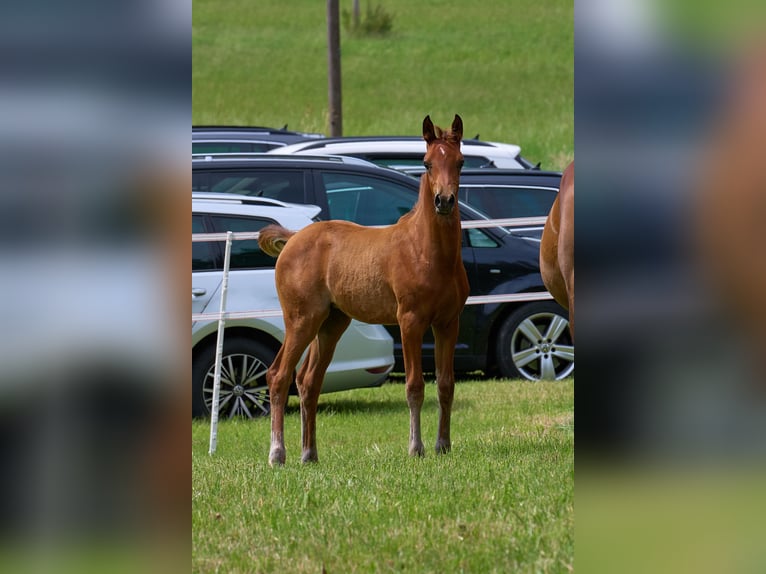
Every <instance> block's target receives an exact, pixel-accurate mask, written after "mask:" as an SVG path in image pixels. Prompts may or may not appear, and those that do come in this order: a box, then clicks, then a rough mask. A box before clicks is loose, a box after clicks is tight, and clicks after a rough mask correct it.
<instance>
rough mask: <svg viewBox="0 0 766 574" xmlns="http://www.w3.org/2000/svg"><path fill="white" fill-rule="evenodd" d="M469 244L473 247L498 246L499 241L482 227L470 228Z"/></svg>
mask: <svg viewBox="0 0 766 574" xmlns="http://www.w3.org/2000/svg"><path fill="white" fill-rule="evenodd" d="M467 232H468V244H469V245H470V246H471V247H497V246H498V243H497V241H495V240H494V239H492V237H491V236H490V235H489V234H488V233H487V232H486V231H482V230H481V229H468V230H467Z"/></svg>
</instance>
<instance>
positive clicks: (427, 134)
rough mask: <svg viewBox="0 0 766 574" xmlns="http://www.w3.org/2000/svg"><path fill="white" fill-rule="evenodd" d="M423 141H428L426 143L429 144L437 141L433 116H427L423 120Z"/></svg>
mask: <svg viewBox="0 0 766 574" xmlns="http://www.w3.org/2000/svg"><path fill="white" fill-rule="evenodd" d="M423 139H424V140H426V143H428V144H430V143H431V142H432V141H434V140H435V139H436V134H435V133H434V124H433V122H432V121H431V116H426V117H425V118H424V119H423Z"/></svg>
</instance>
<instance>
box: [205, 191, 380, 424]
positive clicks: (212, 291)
mask: <svg viewBox="0 0 766 574" xmlns="http://www.w3.org/2000/svg"><path fill="white" fill-rule="evenodd" d="M319 212H320V208H319V207H317V206H314V205H296V204H288V203H283V202H281V201H277V200H274V199H269V198H260V197H245V196H242V195H236V194H221V193H215V194H209V193H207V194H206V193H192V233H193V234H199V233H220V232H225V231H234V232H237V231H248V232H252V231H258V230H260V229H261V228H263V227H265V226H266V225H269V224H271V223H279V224H280V225H282V226H284V227H286V228H288V229H293V230H298V229H301V228H303V227H305V226H307V225H309V224H311V223H313V222H314V218H315V217H316V216H317V214H318V213H319ZM224 244H225V242H209V241H205V242H193V243H192V313H193V314H201V313H214V312H218V311H219V309H220V301H221V283H222V279H223V273H222V269H223V255H224ZM275 263H276V259H274V258H272V257H270V256H268V255H266V254H265V253H263V252H262V251H261V250H260V249H259V248H258V242H257V240H239V241H233V242H232V249H231V262H230V269H231V270H230V273H229V285H228V291H227V299H226V311H227V312H245V311H257V310H262V311H273V310H279V309H280V306H279V298H278V297H277V291H276V285H275V283H274V264H275ZM217 329H218V321H217V320H198V321H192V390H193V398H192V415H193V416H205V415H206V414H208V413H209V412H210V406H211V404H212V396H213V379H214V369H215V348H216V340H217ZM284 334H285V325H284V320H283V319H282V316H281V314H278V313H275V314H271V316H263V317H257V318H228V319H226V322H225V331H224V347H223V360H222V364H221V390H220V396H219V401H220V402H219V404H220V410H219V413H220V416H221V417H222V418H223V417H233V416H235V415H243V416H246V417H254V416H259V415H267V414H268V413H269V412H270V402H269V393H268V387H267V385H266V377H265V375H266V369H268V367H269V365H270V364H271V363H272V361H273V360H274V357H275V356H276V354H277V351H278V350H279V347H280V346H281V344H282V341H283V340H284ZM393 366H394V343H393V339H392V338H391V335H389V334H388V331H386V329H385V328H384V327H382V326H380V325H368V324H366V323H360V322H358V321H352V322H351V325H350V326H349V328H348V329H347V330H346V332H345V333H344V334H343V337H341V339H340V341H339V342H338V346H337V348H336V351H335V356H334V357H333V361H332V363H331V364H330V367H329V368H328V369H327V375H326V377H325V381H324V385H323V387H322V392H325V393H328V392H334V391H343V390H347V389H352V388H357V387H374V386H378V385H381V384H383V382H384V381H385V380H386V377H387V376H388V373H389V372H390V371H391V369H392V368H393Z"/></svg>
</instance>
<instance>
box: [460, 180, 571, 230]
mask: <svg viewBox="0 0 766 574" xmlns="http://www.w3.org/2000/svg"><path fill="white" fill-rule="evenodd" d="M560 183H561V172H558V171H541V170H529V169H527V170H518V169H463V170H462V171H461V173H460V190H459V191H458V199H460V200H461V201H463V202H465V203H467V204H468V205H470V206H471V207H473V208H475V209H477V210H479V211H481V212H482V213H484V214H486V215H487V217H489V218H490V219H506V218H540V219H539V221H540V222H539V223H536V222H529V223H528V225H526V226H524V227H513V228H512V229H511V232H512V233H514V234H523V235H526V236H528V237H534V238H536V239H540V238H541V236H542V231H543V226H544V225H545V223H544V219H543V218H546V217H547V216H548V212H549V211H550V210H551V206H552V205H553V200H554V199H556V195H557V194H558V192H559V185H560Z"/></svg>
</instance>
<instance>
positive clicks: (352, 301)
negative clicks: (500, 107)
mask: <svg viewBox="0 0 766 574" xmlns="http://www.w3.org/2000/svg"><path fill="white" fill-rule="evenodd" d="M462 138H463V121H462V119H461V118H460V116H459V115H457V114H456V115H455V118H454V120H453V122H452V126H451V129H450V130H449V131H446V132H445V131H442V129H441V128H439V127H435V126H434V124H433V123H432V121H431V118H430V116H426V117H425V119H424V120H423V139H424V140H425V141H426V153H425V157H424V159H423V163H424V165H425V167H426V171H425V173H423V175H422V176H421V178H420V189H419V193H418V200H417V202H416V204H415V206H414V207H413V208H412V210H411V211H410V212H408V213H406V214H405V215H403V216H402V217H401V218H400V219H399V220H398V221H397V222H396V223H395V224H393V225H390V226H388V227H383V228H372V227H363V226H361V225H357V224H355V223H351V222H348V221H338V220H330V221H320V222H316V223H313V224H311V225H309V226H307V227H305V228H303V229H302V230H300V231H298V232H292V231H288V230H287V229H284V228H282V227H280V226H276V225H271V226H267V227H265V228H264V229H262V230H261V231H260V234H259V239H258V244H259V246H260V248H261V250H262V251H264V252H265V253H267V254H269V255H271V256H273V257H277V263H276V268H275V280H276V286H277V293H278V295H279V301H280V306H281V307H282V311H283V314H284V321H285V339H284V342H283V344H282V347H281V348H280V350H279V352H278V353H277V356H276V358H275V359H274V362H273V363H272V365H271V366H270V367H269V369H268V371H267V374H266V380H267V383H268V387H269V393H270V396H271V448H270V450H269V464H270V465H271V466H275V465H283V464H284V463H285V458H286V453H285V445H284V408H285V404H286V402H287V394H288V390H289V387H290V384H291V382H292V377H293V373H295V368H296V366H297V364H298V362H299V360H300V358H301V355H302V354H303V352H304V351H305V349H306V348H307V347H308V349H309V350H308V355H307V357H306V359H305V361H304V363H303V365H302V366H301V368H300V370H299V371H298V373H297V376H296V377H295V382H296V386H297V387H298V394H299V396H300V412H301V435H302V449H303V452H302V457H301V460H302V462H304V463H307V462H316V461H318V455H317V446H316V411H317V402H318V397H319V393H320V390H321V387H322V382H323V380H324V374H325V372H326V371H327V367H328V366H329V364H330V361H331V359H332V356H333V353H334V351H335V346H336V344H337V342H338V339H340V337H341V335H342V334H343V332H344V331H345V330H346V328H347V327H348V325H349V323H350V321H351V319H352V318H353V319H357V320H359V321H363V322H365V323H375V324H384V325H393V324H398V325H399V327H400V329H401V334H402V352H403V356H404V370H405V378H406V384H405V393H406V397H407V404H408V406H409V411H410V434H409V454H410V456H424V455H425V450H424V447H423V441H422V439H421V434H420V411H421V407H422V405H423V398H424V389H425V383H424V379H423V369H422V364H421V353H422V350H421V346H422V341H423V335H424V334H425V331H426V329H427V328H428V327H429V326H430V327H431V329H432V330H433V334H434V340H435V356H436V384H437V394H438V398H439V425H438V431H437V440H436V447H435V450H436V452H437V453H447V452H449V451H450V449H451V440H450V416H451V412H452V402H453V395H454V387H455V377H454V364H453V363H454V354H455V344H456V342H457V337H458V326H459V319H460V313H461V311H462V309H463V306H464V304H465V301H466V299H467V298H468V293H469V286H468V278H467V276H466V272H465V268H464V267H463V260H462V256H461V243H462V241H461V233H462V232H461V227H460V213H459V209H458V203H457V194H458V186H459V183H460V169H461V167H462V165H463V155H462V153H461V152H460V142H461V141H462Z"/></svg>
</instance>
